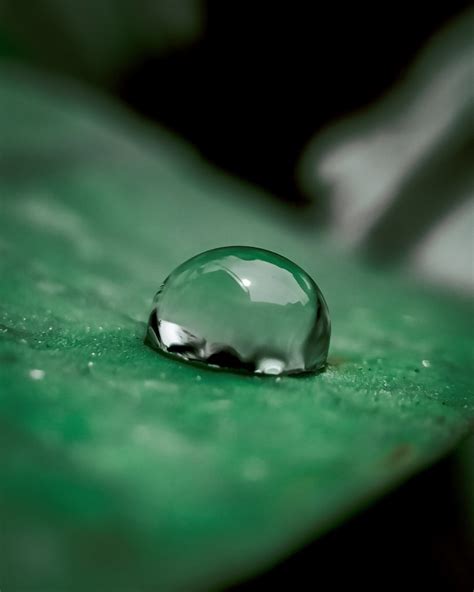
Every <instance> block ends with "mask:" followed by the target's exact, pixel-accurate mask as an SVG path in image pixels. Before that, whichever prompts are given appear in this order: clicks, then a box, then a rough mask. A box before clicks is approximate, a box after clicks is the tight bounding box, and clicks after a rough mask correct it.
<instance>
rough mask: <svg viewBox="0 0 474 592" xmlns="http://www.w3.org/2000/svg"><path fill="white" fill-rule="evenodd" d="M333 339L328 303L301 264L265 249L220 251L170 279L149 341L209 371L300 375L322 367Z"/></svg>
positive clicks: (188, 265) (153, 314)
mask: <svg viewBox="0 0 474 592" xmlns="http://www.w3.org/2000/svg"><path fill="white" fill-rule="evenodd" d="M330 334H331V326H330V321H329V313H328V308H327V305H326V302H325V300H324V297H323V295H322V294H321V291H320V290H319V288H318V286H317V285H316V284H315V282H314V281H313V280H312V279H311V277H310V276H309V275H308V274H307V273H306V272H305V271H303V270H302V269H301V268H300V267H298V265H296V264H295V263H293V262H292V261H290V260H289V259H286V258H285V257H282V256H281V255H277V254H276V253H273V252H271V251H267V250H264V249H257V248H253V247H222V248H219V249H213V250H211V251H206V252H204V253H201V254H199V255H196V256H195V257H193V258H191V259H189V260H188V261H186V262H185V263H183V264H181V265H180V266H178V267H177V268H176V269H175V270H174V271H173V272H172V273H171V275H169V276H168V278H167V279H166V280H165V282H164V283H163V285H162V286H161V288H160V290H159V291H158V293H157V294H156V296H155V298H154V300H153V309H152V311H151V314H150V318H149V321H148V329H147V336H146V339H145V342H146V343H147V344H148V345H150V346H151V347H152V348H154V349H156V350H158V351H162V352H165V353H167V354H170V355H172V356H175V357H178V358H180V359H184V360H188V361H194V362H203V363H206V364H208V365H211V366H217V367H221V368H226V369H234V370H243V371H247V372H251V373H258V374H298V373H302V372H309V371H317V370H320V369H321V368H323V367H324V365H325V363H326V359H327V354H328V349H329V339H330Z"/></svg>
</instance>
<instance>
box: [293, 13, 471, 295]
mask: <svg viewBox="0 0 474 592" xmlns="http://www.w3.org/2000/svg"><path fill="white" fill-rule="evenodd" d="M473 39H474V11H470V12H468V13H465V14H464V15H462V16H461V17H459V18H458V19H457V20H455V21H454V22H453V23H451V25H450V26H448V27H447V28H446V29H445V30H443V31H441V32H440V33H438V34H437V35H436V36H435V37H433V38H432V40H431V41H430V42H429V43H428V45H427V47H426V48H425V49H424V50H423V51H422V52H421V53H420V55H419V57H418V59H417V61H416V62H415V63H414V65H413V66H412V67H411V68H410V69H409V70H408V72H407V74H406V76H404V77H403V78H402V79H401V80H400V81H399V82H398V84H397V85H395V87H394V89H393V90H392V91H391V92H390V93H389V94H388V95H387V96H386V97H385V98H383V99H382V100H381V101H379V102H378V103H376V104H374V105H373V106H371V107H370V108H369V109H367V110H366V111H365V112H363V113H360V114H357V115H355V116H353V117H350V118H348V119H345V120H343V121H341V122H338V123H336V124H335V125H333V126H331V127H330V128H329V129H327V130H324V131H323V132H322V133H321V134H319V135H318V136H316V137H315V139H314V140H313V141H312V142H311V144H310V145H309V147H308V149H307V151H306V153H305V155H304V157H303V160H302V166H301V173H302V175H301V176H302V181H303V185H304V188H305V190H306V191H307V192H308V193H309V194H312V195H313V196H314V197H315V198H316V199H318V198H319V197H321V193H323V196H326V197H328V199H329V203H330V210H331V214H332V228H333V230H334V232H335V233H336V235H337V240H338V241H339V242H343V243H346V244H347V245H348V246H351V247H354V246H359V245H362V244H363V243H365V242H367V239H368V236H369V235H370V234H372V233H374V231H375V233H377V227H378V225H379V224H381V221H383V218H384V215H386V214H387V211H388V209H389V208H390V212H392V211H395V212H396V209H397V202H398V200H401V199H402V198H403V199H404V202H405V203H404V205H403V208H404V209H403V217H400V218H399V220H398V222H397V220H394V225H393V227H392V228H391V227H390V223H389V222H388V223H387V222H386V221H383V223H382V225H381V228H382V229H384V228H390V230H391V232H393V233H397V232H398V233H399V234H400V236H401V237H403V233H404V232H406V228H405V227H404V223H408V225H410V218H411V216H410V215H409V213H410V211H409V208H408V209H407V204H406V202H410V201H412V202H416V203H412V204H411V206H410V207H411V208H412V210H413V212H415V211H418V212H421V211H422V210H423V209H424V211H425V213H426V214H427V220H431V221H430V222H428V223H427V226H426V228H422V229H420V232H419V235H418V237H417V238H418V240H415V241H413V240H412V242H414V243H415V244H414V245H407V249H408V251H409V252H408V257H405V259H407V262H408V265H409V266H411V267H413V268H414V269H416V270H417V271H421V272H422V273H424V274H425V275H426V276H428V277H430V278H431V279H434V280H437V281H442V282H449V283H450V284H452V285H453V286H455V287H457V288H460V289H469V290H474V274H473V238H472V237H473V221H474V200H473V197H474V191H473V184H472V183H471V186H470V187H466V186H465V185H466V184H465V183H464V185H463V186H462V187H461V188H459V187H458V186H457V185H458V184H457V181H456V179H454V177H459V175H458V172H457V169H456V164H455V163H456V159H458V154H460V153H462V152H466V150H468V149H469V146H472V142H473V139H474V129H473V124H474V117H473V94H474V93H473V90H474V43H473ZM381 67H383V64H381ZM440 163H441V169H443V170H444V169H445V171H446V175H444V173H443V171H442V170H440V166H439V165H440ZM473 164H474V163H471V167H470V168H471V171H472V172H474V167H472V165H473ZM462 166H464V165H462ZM430 167H431V168H430ZM420 171H421V173H420ZM450 175H452V176H453V181H452V182H450V181H449V182H447V183H446V187H443V188H442V189H439V185H440V184H439V183H438V182H437V178H438V177H441V178H442V179H443V180H444V178H446V177H449V176H450ZM462 176H463V177H464V174H463V175H462ZM473 177H474V175H472V176H471V178H470V180H469V182H470V181H472V179H473ZM413 179H415V185H414V184H413V182H412V180H413ZM468 185H469V183H468ZM407 186H408V187H409V189H408V191H407V190H406V188H407ZM413 186H415V187H416V191H415V193H416V199H412V197H413V196H412V193H413ZM440 191H442V192H444V193H443V195H436V197H435V194H437V193H439V192H440ZM459 192H462V193H463V195H462V196H461V195H459ZM408 193H409V195H408ZM324 194H326V195H324ZM459 199H461V200H462V203H461V204H457V203H456V200H459ZM441 200H442V201H443V202H444V205H441V206H440V201H441ZM435 201H436V203H434V202H435ZM450 201H451V202H452V203H451V204H450V203H449V202H450ZM446 204H448V205H446ZM430 208H437V210H436V212H438V211H439V212H440V213H442V214H443V216H444V218H443V217H441V216H440V217H439V219H436V218H437V216H436V212H435V215H434V216H432V218H431V219H430V218H429V216H428V214H430V212H429V209H430ZM407 211H408V215H407ZM390 215H391V214H390ZM419 215H420V214H419ZM389 218H390V216H389ZM397 224H398V226H397ZM430 225H431V228H430ZM383 234H384V231H383V230H382V232H380V230H379V231H378V235H382V236H383ZM408 234H409V233H408V232H407V235H408ZM415 235H416V233H415ZM382 242H383V240H382ZM394 242H395V245H396V246H398V245H399V243H401V242H402V241H401V239H399V240H397V241H394ZM369 246H371V248H373V246H374V245H373V244H372V245H370V242H369ZM394 248H396V247H394Z"/></svg>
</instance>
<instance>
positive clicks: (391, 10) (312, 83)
mask: <svg viewBox="0 0 474 592" xmlns="http://www.w3.org/2000/svg"><path fill="white" fill-rule="evenodd" d="M467 6H469V3H468V2H465V1H463V0H452V1H451V2H449V3H448V2H444V3H439V4H438V3H430V4H429V5H428V4H426V3H416V2H414V3H410V4H404V3H400V2H383V3H377V4H374V5H372V4H367V3H360V2H354V3H346V4H340V3H338V2H334V3H330V2H294V3H287V2H282V3H276V2H272V3H267V2H256V1H249V0H239V1H236V0H227V1H225V2H222V1H219V0H208V1H207V2H206V3H205V7H206V8H205V15H206V16H205V20H204V22H205V31H204V35H203V37H202V39H201V40H200V41H199V42H197V43H195V44H194V45H192V46H191V47H187V48H186V49H183V50H181V51H175V52H172V53H170V54H167V55H165V56H160V57H159V56H153V55H146V56H143V58H142V59H141V60H139V61H136V62H135V63H134V64H133V65H131V67H129V68H128V69H127V70H126V71H124V72H123V74H122V76H121V77H120V79H119V80H118V85H117V86H118V90H119V93H120V95H121V97H122V98H123V99H124V100H125V101H127V102H128V103H129V104H130V105H131V106H132V107H133V108H135V109H137V110H138V111H140V112H141V113H144V114H146V115H147V116H149V117H151V118H153V119H155V120H157V121H159V122H160V123H163V124H165V125H166V126H168V127H170V128H171V129H173V130H175V131H177V132H178V133H179V134H181V135H183V136H185V137H186V138H188V139H189V140H190V141H191V142H192V143H193V144H194V145H195V146H196V147H198V148H199V149H200V150H201V152H202V153H203V155H204V156H205V157H206V158H207V159H209V160H211V161H213V162H214V163H216V164H217V165H218V166H220V167H223V168H225V169H227V170H228V171H230V172H232V173H234V174H236V175H239V176H241V177H243V178H245V179H247V180H249V181H251V182H254V183H257V184H259V185H262V186H263V187H265V188H266V189H268V190H269V191H270V192H271V193H273V195H276V196H278V197H280V198H283V199H285V200H290V201H292V202H293V203H300V204H301V203H304V201H305V197H304V195H303V194H302V192H301V190H300V188H299V186H298V184H297V182H296V180H295V174H294V171H295V165H296V163H297V160H298V158H299V156H300V153H301V151H302V150H303V148H304V147H305V145H306V143H307V142H308V141H309V140H310V138H311V137H312V136H313V135H314V134H315V133H316V132H317V131H318V130H320V129H321V128H322V127H323V126H325V125H326V124H328V123H330V122H332V121H334V120H337V119H339V118H340V117H341V116H344V115H348V114H350V113H352V112H353V111H355V110H357V109H360V108H362V107H364V106H366V105H368V104H370V103H371V102H373V101H375V100H376V99H378V98H379V97H381V96H382V95H383V94H384V93H385V91H387V90H388V89H389V88H390V87H391V86H392V85H393V84H394V83H395V82H396V81H397V80H398V79H399V78H400V77H401V76H403V73H404V70H405V68H406V67H407V66H409V64H410V63H411V62H412V60H413V58H414V57H415V56H416V54H417V53H418V51H419V50H420V48H422V47H423V45H424V44H425V43H426V41H427V40H428V39H429V38H430V37H431V36H432V35H433V33H435V32H436V31H437V30H438V29H439V28H440V27H441V26H442V25H443V24H444V23H446V21H448V20H449V19H451V18H452V17H453V16H455V15H457V14H459V13H460V12H461V11H462V10H463V9H464V8H465V7H467Z"/></svg>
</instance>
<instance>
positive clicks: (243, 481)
mask: <svg viewBox="0 0 474 592" xmlns="http://www.w3.org/2000/svg"><path fill="white" fill-rule="evenodd" d="M0 107H1V108H0V128H1V130H2V133H1V136H0V142H1V145H0V150H1V152H0V192H1V193H0V196H1V207H2V215H1V218H0V228H1V235H0V236H1V238H0V249H1V256H0V265H1V277H2V282H1V286H0V296H1V300H0V302H1V310H0V322H1V324H2V325H1V333H0V337H1V340H0V427H1V429H0V438H1V446H0V525H1V530H0V537H1V538H0V544H1V553H0V581H1V583H2V584H3V586H2V588H3V587H4V588H5V590H23V589H33V588H34V589H38V590H79V589H81V590H83V589H84V587H87V589H88V590H93V589H98V590H99V589H100V590H105V589H115V590H138V589H159V590H175V589H181V590H194V589H206V590H207V589H210V588H212V586H218V585H223V584H224V583H225V582H228V581H231V580H233V579H234V578H238V577H244V576H245V575H248V574H250V573H252V572H253V571H255V570H258V569H262V568H264V567H265V566H268V565H269V564H271V563H272V562H274V561H275V560H277V559H278V558H280V557H282V556H283V555H284V554H286V553H288V552H291V551H292V550H293V549H295V548H296V547H297V546H298V545H301V544H302V543H304V542H305V541H306V540H309V539H310V538H312V537H315V536H317V535H318V534H320V533H322V532H324V531H325V530H327V529H328V528H330V527H332V526H333V525H336V524H337V523H339V522H340V521H341V520H343V519H344V518H345V517H347V516H348V515H349V514H351V513H352V512H354V511H356V510H357V509H359V508H361V507H363V506H364V505H366V504H367V503H368V502H370V501H371V500H373V499H374V498H375V497H376V496H378V495H380V494H382V493H383V492H385V491H387V490H388V489H389V488H391V487H393V486H395V485H396V484H397V483H399V482H400V481H401V480H403V479H405V478H406V477H407V476H409V475H410V474H412V473H413V472H415V471H417V470H419V469H421V468H422V467H424V466H426V465H427V464H429V463H431V462H432V461H433V460H435V459H436V458H438V457H439V456H440V455H442V454H444V453H445V452H446V451H447V450H448V449H449V448H450V447H452V446H453V445H454V444H455V443H456V442H457V441H459V439H460V438H461V437H462V436H463V435H464V434H466V432H467V431H468V430H469V428H470V426H472V421H473V417H474V402H473V397H472V378H471V372H470V361H471V354H472V351H471V350H470V344H469V341H470V337H471V335H472V324H471V320H470V319H471V318H472V316H471V312H472V311H471V309H470V308H469V306H468V304H467V303H466V302H463V301H462V300H460V299H458V298H454V297H453V296H449V295H444V294H440V293H434V292H431V291H430V290H429V289H428V288H425V287H423V286H420V285H417V284H416V283H413V282H411V283H409V282H408V281H407V280H405V279H403V278H400V277H397V276H393V275H388V274H386V273H382V272H380V271H374V270H371V269H367V268H364V267H363V266H361V265H360V264H359V263H357V262H356V261H353V260H350V259H349V258H348V257H347V255H345V254H344V253H343V252H341V251H340V250H339V248H338V246H337V245H336V244H332V243H330V242H329V240H328V239H326V238H324V236H321V235H319V236H317V234H316V233H315V232H308V230H307V229H305V227H304V226H302V225H300V224H299V223H298V221H297V220H290V219H289V216H288V214H287V212H286V210H285V209H284V208H283V206H277V205H275V204H273V203H271V202H270V201H267V199H266V197H265V196H264V195H262V194H260V193H259V192H257V191H255V190H253V189H250V188H248V187H246V186H244V185H242V184H239V183H237V182H236V181H233V180H230V179H228V178H226V177H225V176H223V175H222V174H220V173H217V172H216V171H214V170H212V169H211V168H210V167H208V166H207V165H206V164H205V163H203V162H201V161H200V159H199V157H198V156H197V155H196V154H195V153H194V152H193V151H192V150H190V149H189V148H187V147H186V146H183V145H181V144H180V143H179V142H178V141H177V140H175V139H174V138H172V137H170V136H168V135H167V134H165V133H163V132H161V131H160V130H158V129H150V128H148V127H146V126H145V125H144V124H142V123H141V122H140V121H137V120H135V119H134V118H132V117H131V116H130V115H129V114H127V113H126V112H123V111H122V110H121V109H120V108H118V107H117V106H116V105H114V104H112V103H109V102H107V101H106V100H104V99H99V98H94V97H91V96H88V94H87V93H86V92H85V91H84V90H83V89H80V88H69V89H65V88H64V87H63V86H62V84H60V83H58V82H53V81H47V80H45V79H44V78H41V77H39V76H38V75H35V74H33V73H31V72H30V73H28V72H22V71H19V70H17V69H15V68H13V67H6V66H3V67H2V68H1V69H0ZM226 244H249V245H255V246H261V247H264V248H267V249H271V250H275V251H278V252H280V253H282V254H283V255H285V256H287V257H289V258H291V259H293V260H294V261H295V262H296V263H298V264H299V265H301V266H302V267H303V268H305V269H306V270H307V271H308V272H309V273H310V274H311V275H313V276H314V278H315V280H316V281H317V282H318V284H319V285H320V287H321V288H322V290H323V292H324V294H325V296H326V299H327V302H328V305H329V308H330V311H331V315H332V321H333V339H332V345H331V351H330V360H331V364H330V366H329V367H328V369H327V370H326V372H324V373H322V374H320V375H317V376H305V377H303V378H292V377H283V378H281V379H278V378H270V377H266V378H265V377H264V378H257V377H253V376H245V375H237V374H231V373H225V372H216V371H210V370H206V369H205V368H198V367H196V366H192V365H187V364H184V363H179V362H176V361H174V360H171V359H168V358H166V357H163V356H160V355H159V354H158V353H156V352H154V351H152V350H151V349H149V348H148V347H146V346H145V345H144V344H143V338H144V335H145V320H146V318H147V314H148V312H149V310H150V306H151V299H152V296H153V295H154V293H155V291H156V290H157V288H158V287H159V285H160V283H161V282H162V280H163V279H164V277H165V276H166V275H167V274H168V273H169V272H170V271H171V270H172V269H173V268H174V267H175V266H176V265H177V264H179V263H181V262H182V261H184V260H185V259H186V258H188V257H190V256H192V255H194V254H196V253H198V252H200V251H202V250H205V249H208V248H212V247H217V246H222V245H226ZM209 297H210V298H212V294H210V295H209Z"/></svg>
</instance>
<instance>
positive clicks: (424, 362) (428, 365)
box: [421, 360, 431, 368]
mask: <svg viewBox="0 0 474 592" xmlns="http://www.w3.org/2000/svg"><path fill="white" fill-rule="evenodd" d="M421 364H422V366H423V367H424V368H429V367H430V366H431V362H430V361H429V360H421Z"/></svg>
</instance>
